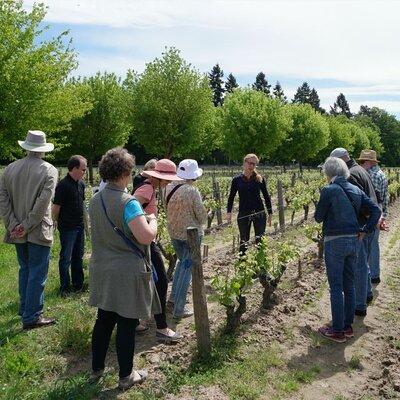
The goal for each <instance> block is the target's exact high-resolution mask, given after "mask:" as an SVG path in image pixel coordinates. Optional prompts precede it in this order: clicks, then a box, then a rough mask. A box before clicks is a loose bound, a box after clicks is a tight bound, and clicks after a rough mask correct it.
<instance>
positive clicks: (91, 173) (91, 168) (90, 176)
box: [88, 158, 93, 186]
mask: <svg viewBox="0 0 400 400" xmlns="http://www.w3.org/2000/svg"><path fill="white" fill-rule="evenodd" d="M88 167H89V183H90V184H91V185H92V186H93V160H92V159H91V158H89V160H88Z"/></svg>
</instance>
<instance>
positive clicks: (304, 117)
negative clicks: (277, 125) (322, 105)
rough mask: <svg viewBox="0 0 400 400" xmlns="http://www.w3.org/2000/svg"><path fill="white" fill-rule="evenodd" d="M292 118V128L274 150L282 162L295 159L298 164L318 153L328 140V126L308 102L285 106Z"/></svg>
mask: <svg viewBox="0 0 400 400" xmlns="http://www.w3.org/2000/svg"><path fill="white" fill-rule="evenodd" d="M286 108H287V109H288V111H289V113H290V117H291V119H292V129H291V130H290V132H289V134H288V136H287V138H286V140H285V141H283V142H282V143H281V145H280V146H279V147H278V148H277V150H276V153H275V154H276V158H277V159H278V160H279V161H282V162H288V161H292V160H296V161H298V162H299V164H300V166H301V165H302V164H303V163H304V162H306V161H309V160H310V159H312V158H313V157H314V156H315V155H316V154H318V153H319V151H320V150H322V149H323V148H324V147H326V145H327V144H328V140H329V126H328V123H327V122H326V121H325V119H324V117H322V116H321V115H320V114H319V113H318V112H317V111H315V110H314V109H313V108H312V107H311V106H310V105H309V104H291V105H288V106H286Z"/></svg>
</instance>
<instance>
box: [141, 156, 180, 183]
mask: <svg viewBox="0 0 400 400" xmlns="http://www.w3.org/2000/svg"><path fill="white" fill-rule="evenodd" d="M142 175H143V176H152V177H153V178H157V179H164V180H165V181H181V180H182V179H181V178H179V177H178V176H177V175H176V164H175V163H174V162H173V161H171V160H168V159H167V158H163V159H162V160H158V161H157V162H156V166H155V167H154V169H153V170H147V171H143V172H142Z"/></svg>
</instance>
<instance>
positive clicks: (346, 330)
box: [343, 326, 354, 339]
mask: <svg viewBox="0 0 400 400" xmlns="http://www.w3.org/2000/svg"><path fill="white" fill-rule="evenodd" d="M343 333H344V336H345V337H346V338H347V339H350V338H352V337H354V332H353V328H352V327H351V326H349V327H348V328H344V331H343Z"/></svg>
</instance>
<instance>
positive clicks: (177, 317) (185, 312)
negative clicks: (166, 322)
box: [174, 307, 193, 319]
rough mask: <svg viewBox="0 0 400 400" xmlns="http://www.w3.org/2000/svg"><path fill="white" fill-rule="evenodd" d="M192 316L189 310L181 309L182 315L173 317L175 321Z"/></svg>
mask: <svg viewBox="0 0 400 400" xmlns="http://www.w3.org/2000/svg"><path fill="white" fill-rule="evenodd" d="M192 315H193V311H192V310H190V309H189V308H187V307H185V308H184V309H183V313H182V314H179V315H174V318H175V319H181V318H188V317H191V316H192Z"/></svg>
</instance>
